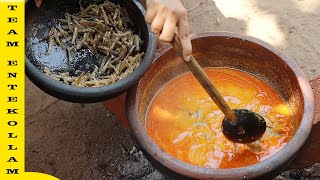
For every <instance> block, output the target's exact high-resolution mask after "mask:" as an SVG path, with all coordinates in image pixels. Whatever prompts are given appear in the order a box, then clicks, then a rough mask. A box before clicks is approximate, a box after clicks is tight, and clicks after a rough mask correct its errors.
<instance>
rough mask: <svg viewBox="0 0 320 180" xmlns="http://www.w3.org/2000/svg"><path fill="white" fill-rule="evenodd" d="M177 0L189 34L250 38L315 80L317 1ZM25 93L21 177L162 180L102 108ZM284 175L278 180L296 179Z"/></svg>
mask: <svg viewBox="0 0 320 180" xmlns="http://www.w3.org/2000/svg"><path fill="white" fill-rule="evenodd" d="M182 2H183V3H184V5H185V6H186V8H187V9H188V13H189V14H188V15H189V22H190V28H191V32H192V33H200V32H206V31H232V32H236V33H242V34H248V35H251V36H255V37H257V38H260V39H263V40H265V41H267V42H269V43H270V44H272V45H274V46H275V47H277V48H279V49H280V50H282V51H283V52H284V53H286V54H287V55H288V56H289V57H291V58H292V59H293V60H294V61H295V62H296V63H297V64H298V65H299V66H300V67H301V69H302V70H303V71H304V72H305V74H306V75H307V76H308V78H310V79H312V78H314V77H315V76H317V75H320V59H319V57H320V41H319V40H320V13H319V12H320V1H319V0H269V1H264V0H228V1H226V0H215V1H212V0H182ZM26 88H27V89H26V101H27V102H26V143H27V144H26V170H27V171H37V172H43V173H47V174H51V175H54V176H56V177H58V178H60V179H63V180H65V179H66V180H68V179H76V180H82V179H84V180H87V179H157V180H159V179H164V177H162V176H161V174H160V173H158V172H157V171H156V170H154V169H153V167H152V166H151V165H150V164H149V162H148V161H147V160H146V159H145V158H144V157H143V155H142V153H141V152H140V151H139V150H138V149H137V147H136V145H135V142H134V141H133V139H132V138H131V136H130V135H129V134H128V133H127V130H126V129H125V128H124V127H123V126H122V125H121V124H120V123H119V122H118V121H117V120H116V119H115V117H114V116H113V115H112V113H110V112H109V111H108V110H107V109H106V108H105V107H104V106H103V104H101V103H97V104H86V105H81V104H72V103H68V102H65V101H62V100H58V99H56V98H53V97H51V96H49V95H47V94H45V93H44V92H42V91H41V90H39V89H38V88H37V87H35V86H34V85H33V84H32V83H31V82H30V81H29V80H27V82H26ZM310 169H311V170H310ZM312 170H313V171H318V170H319V164H316V165H314V166H312V167H310V168H308V169H306V170H298V171H294V172H292V173H295V174H297V173H298V174H299V173H300V174H301V173H302V174H303V173H308V172H310V171H312ZM292 173H291V174H288V173H284V174H283V175H282V177H278V178H280V179H281V178H282V179H290V178H291V179H297V178H295V176H293V175H292ZM317 173H318V176H317V177H319V176H320V175H319V173H320V172H317ZM297 177H298V176H297ZM310 177H311V176H310Z"/></svg>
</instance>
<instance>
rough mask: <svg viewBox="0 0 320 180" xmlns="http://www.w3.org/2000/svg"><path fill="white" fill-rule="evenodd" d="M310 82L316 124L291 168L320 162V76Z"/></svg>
mask: <svg viewBox="0 0 320 180" xmlns="http://www.w3.org/2000/svg"><path fill="white" fill-rule="evenodd" d="M310 82H311V86H312V89H313V93H314V97H315V118H314V126H313V127H312V131H311V134H310V137H309V139H308V141H307V142H306V144H305V146H304V147H303V148H302V150H301V152H300V153H299V154H298V156H297V157H296V159H295V160H294V161H293V163H292V164H291V166H290V167H289V169H300V168H303V167H306V166H311V165H313V164H315V163H319V162H320V156H319V154H320V76H319V77H318V78H315V79H314V80H312V81H310ZM319 177H320V174H319Z"/></svg>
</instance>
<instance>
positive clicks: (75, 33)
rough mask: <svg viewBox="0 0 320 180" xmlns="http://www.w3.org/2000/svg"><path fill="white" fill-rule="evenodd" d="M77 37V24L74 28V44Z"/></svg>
mask: <svg viewBox="0 0 320 180" xmlns="http://www.w3.org/2000/svg"><path fill="white" fill-rule="evenodd" d="M77 37H78V27H77V26H76V27H74V30H73V36H72V44H75V42H76V39H77Z"/></svg>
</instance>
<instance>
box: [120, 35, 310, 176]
mask: <svg viewBox="0 0 320 180" xmlns="http://www.w3.org/2000/svg"><path fill="white" fill-rule="evenodd" d="M192 44H193V49H194V50H193V55H194V57H195V58H196V59H197V60H198V62H199V63H200V65H201V66H202V67H230V68H237V69H241V70H244V71H246V72H249V73H252V74H255V75H257V76H259V77H260V78H262V79H264V80H265V81H266V82H268V83H269V84H270V85H271V86H273V87H274V88H275V89H276V90H277V91H278V92H279V94H280V95H281V96H282V97H283V99H284V100H285V101H286V102H287V103H288V105H289V106H290V108H291V110H292V112H293V113H292V117H293V121H294V122H293V124H294V126H295V127H296V132H295V135H294V137H293V138H292V139H291V140H290V141H289V143H288V144H287V145H286V146H285V147H284V148H283V149H281V150H280V151H279V152H278V153H276V154H275V155H273V156H272V157H270V158H268V159H266V160H264V161H262V162H260V163H257V164H254V165H251V166H247V167H243V168H234V169H208V168H202V167H198V166H194V165H190V164H187V163H184V162H182V161H180V160H177V159H175V158H174V157H172V156H170V155H169V154H167V153H166V152H164V151H163V150H162V149H161V148H160V147H159V146H157V144H156V143H155V142H153V141H152V139H151V138H150V137H149V136H148V134H147V132H146V129H145V128H146V126H145V120H146V118H145V115H146V112H147V109H148V106H149V104H150V102H151V101H152V99H153V97H154V96H155V95H156V93H157V92H158V91H159V90H160V89H161V88H162V87H163V86H164V85H165V84H166V83H167V82H168V81H170V80H171V79H173V78H175V77H176V76H179V75H180V74H182V73H185V72H187V71H188V68H187V66H186V65H185V64H184V62H183V61H182V60H181V59H180V58H178V57H177V55H176V53H175V52H174V51H173V49H171V47H167V48H166V49H163V50H162V52H161V55H160V56H159V57H158V58H156V60H155V61H154V63H153V64H152V65H151V67H150V68H149V70H148V71H147V72H146V74H145V75H144V76H143V77H142V79H141V80H140V81H139V83H138V84H137V85H135V86H134V87H133V88H131V89H130V90H129V92H128V96H127V103H126V108H127V118H128V121H129V125H130V129H131V132H132V134H133V136H134V138H135V140H136V141H137V143H138V144H139V145H140V147H141V149H142V151H143V152H144V154H145V156H146V157H147V158H148V160H149V161H150V162H151V163H152V164H153V166H154V167H155V168H156V169H158V170H159V171H160V172H161V173H163V174H164V175H165V176H167V177H169V178H172V179H247V178H272V177H275V176H276V175H277V174H278V173H280V172H281V171H282V170H284V169H285V168H286V166H287V165H288V164H289V163H290V162H291V161H292V159H293V158H294V157H295V155H296V154H297V152H298V151H299V150H300V148H301V147H302V145H303V144H304V143H305V141H306V140H307V138H308V136H309V133H310V131H311V127H312V122H313V116H314V97H313V94H312V90H311V87H310V84H309V82H308V80H307V78H306V77H305V75H304V74H303V72H302V71H301V70H300V69H299V67H298V66H297V65H296V64H295V63H294V62H293V61H292V60H291V59H290V58H288V57H287V56H285V55H284V54H283V53H281V52H280V51H279V50H277V49H275V48H274V47H272V46H271V45H269V44H267V43H265V42H263V41H261V40H258V39H256V38H253V37H248V36H244V35H238V34H233V33H205V34H199V35H196V36H194V37H193V40H192Z"/></svg>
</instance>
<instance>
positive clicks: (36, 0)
mask: <svg viewBox="0 0 320 180" xmlns="http://www.w3.org/2000/svg"><path fill="white" fill-rule="evenodd" d="M34 2H35V3H36V6H37V7H38V8H39V7H40V5H41V3H42V0H35V1H34Z"/></svg>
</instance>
